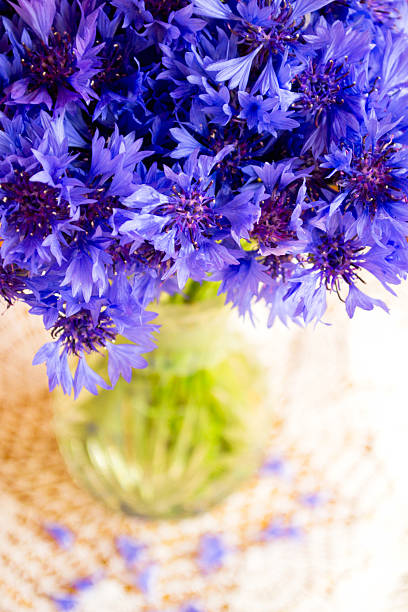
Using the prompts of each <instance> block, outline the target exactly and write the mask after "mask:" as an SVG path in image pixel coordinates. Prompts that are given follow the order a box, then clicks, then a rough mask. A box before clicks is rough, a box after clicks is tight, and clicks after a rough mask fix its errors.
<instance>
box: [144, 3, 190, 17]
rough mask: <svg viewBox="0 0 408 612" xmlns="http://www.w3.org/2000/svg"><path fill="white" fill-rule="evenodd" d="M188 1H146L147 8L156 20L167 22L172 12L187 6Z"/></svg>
mask: <svg viewBox="0 0 408 612" xmlns="http://www.w3.org/2000/svg"><path fill="white" fill-rule="evenodd" d="M186 4H187V0H145V7H146V9H147V10H148V11H150V13H151V14H152V15H153V17H155V18H156V19H159V20H160V21H167V19H168V17H169V15H170V13H171V12H172V11H177V10H178V9H181V8H183V7H184V6H186Z"/></svg>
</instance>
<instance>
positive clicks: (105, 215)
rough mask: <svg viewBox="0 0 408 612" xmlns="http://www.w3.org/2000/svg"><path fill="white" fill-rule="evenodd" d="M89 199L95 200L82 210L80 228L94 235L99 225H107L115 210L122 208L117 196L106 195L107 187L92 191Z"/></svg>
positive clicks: (85, 205) (89, 193)
mask: <svg viewBox="0 0 408 612" xmlns="http://www.w3.org/2000/svg"><path fill="white" fill-rule="evenodd" d="M87 197H89V199H90V200H94V201H93V202H87V203H86V204H84V206H83V207H82V210H81V217H80V226H81V227H82V229H85V230H86V231H87V233H92V232H93V230H94V229H95V227H96V226H97V225H103V226H104V225H106V221H107V220H108V219H110V217H111V215H112V213H113V210H114V208H121V207H122V205H121V203H120V201H119V198H118V197H117V196H110V195H106V189H105V187H99V188H97V189H92V190H90V191H89V192H88V194H87Z"/></svg>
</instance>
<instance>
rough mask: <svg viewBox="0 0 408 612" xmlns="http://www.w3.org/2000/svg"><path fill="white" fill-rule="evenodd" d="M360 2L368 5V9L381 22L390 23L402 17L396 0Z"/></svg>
mask: <svg viewBox="0 0 408 612" xmlns="http://www.w3.org/2000/svg"><path fill="white" fill-rule="evenodd" d="M360 4H362V5H363V6H364V5H365V6H367V8H368V10H369V11H370V13H371V14H372V16H373V17H374V19H376V21H379V22H380V23H389V22H390V21H393V20H394V19H398V18H399V17H400V13H399V11H398V9H397V8H395V6H393V5H394V4H395V0H360Z"/></svg>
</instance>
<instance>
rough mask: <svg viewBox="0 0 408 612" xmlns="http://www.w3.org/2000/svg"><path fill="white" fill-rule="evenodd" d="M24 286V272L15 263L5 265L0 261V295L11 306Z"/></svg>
mask: <svg viewBox="0 0 408 612" xmlns="http://www.w3.org/2000/svg"><path fill="white" fill-rule="evenodd" d="M24 288H25V285H24V280H23V276H22V272H21V271H19V270H18V269H17V268H16V266H15V265H13V264H11V265H8V266H3V265H2V264H1V263H0V297H2V298H3V299H4V300H5V301H6V303H7V304H8V305H9V306H11V304H12V303H13V302H14V300H16V299H17V297H18V294H19V293H21V292H22V291H23V290H24Z"/></svg>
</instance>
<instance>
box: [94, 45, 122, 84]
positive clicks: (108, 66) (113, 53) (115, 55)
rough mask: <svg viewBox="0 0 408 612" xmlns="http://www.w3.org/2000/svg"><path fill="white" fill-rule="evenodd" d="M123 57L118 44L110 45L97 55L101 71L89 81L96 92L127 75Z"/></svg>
mask: <svg viewBox="0 0 408 612" xmlns="http://www.w3.org/2000/svg"><path fill="white" fill-rule="evenodd" d="M123 55H124V49H123V48H121V45H119V43H111V44H109V45H106V46H105V47H104V48H103V49H102V52H101V54H100V55H99V58H100V61H101V69H100V70H99V72H98V73H97V74H96V75H95V76H94V78H93V79H92V81H91V85H92V87H93V88H94V89H96V90H98V89H100V88H101V87H102V88H103V87H104V86H105V87H106V86H108V85H109V84H111V83H115V82H116V81H118V80H119V79H123V78H124V77H126V76H127V75H128V72H127V70H126V68H125V65H124V59H123Z"/></svg>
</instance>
